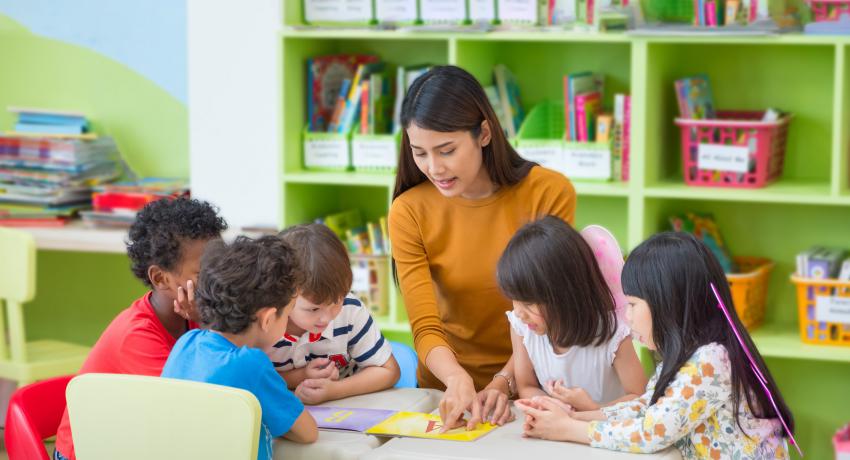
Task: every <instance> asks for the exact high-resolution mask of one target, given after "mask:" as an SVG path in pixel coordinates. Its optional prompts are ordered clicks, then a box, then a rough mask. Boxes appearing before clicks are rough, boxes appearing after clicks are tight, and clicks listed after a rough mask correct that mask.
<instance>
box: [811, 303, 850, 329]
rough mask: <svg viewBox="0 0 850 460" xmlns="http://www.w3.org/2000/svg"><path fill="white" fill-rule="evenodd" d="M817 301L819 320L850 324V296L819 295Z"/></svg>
mask: <svg viewBox="0 0 850 460" xmlns="http://www.w3.org/2000/svg"><path fill="white" fill-rule="evenodd" d="M815 302H816V303H815V319H816V320H818V321H819V322H827V323H844V324H850V297H833V296H818V297H817V298H816V299H815Z"/></svg>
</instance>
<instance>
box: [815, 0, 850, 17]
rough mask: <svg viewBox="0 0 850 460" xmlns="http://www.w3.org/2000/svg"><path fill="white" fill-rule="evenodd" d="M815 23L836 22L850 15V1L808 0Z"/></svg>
mask: <svg viewBox="0 0 850 460" xmlns="http://www.w3.org/2000/svg"><path fill="white" fill-rule="evenodd" d="M807 3H808V4H809V7H810V8H811V9H812V14H813V15H814V20H815V21H836V20H838V17H839V16H841V15H842V14H850V0H808V2H807Z"/></svg>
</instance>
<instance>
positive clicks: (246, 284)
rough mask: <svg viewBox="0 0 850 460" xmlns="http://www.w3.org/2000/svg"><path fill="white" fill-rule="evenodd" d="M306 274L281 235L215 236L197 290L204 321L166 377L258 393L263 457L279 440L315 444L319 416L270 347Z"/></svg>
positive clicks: (181, 344)
mask: <svg viewBox="0 0 850 460" xmlns="http://www.w3.org/2000/svg"><path fill="white" fill-rule="evenodd" d="M300 284H301V272H300V267H299V263H298V258H297V255H296V254H295V251H293V249H292V248H291V247H290V246H289V245H288V244H286V243H285V242H284V241H282V240H281V239H280V238H277V237H274V236H267V237H262V238H259V239H256V240H253V239H251V238H246V237H242V236H240V237H238V238H236V240H235V241H234V242H233V243H231V244H226V243H224V242H222V241H214V242H211V243H210V244H209V245H208V246H207V249H206V251H205V252H204V256H203V258H202V259H201V272H200V274H199V275H198V287H197V289H196V291H195V299H196V302H197V307H198V312H199V313H200V317H201V322H202V323H203V324H204V325H205V326H206V327H207V328H208V329H203V330H202V329H195V330H192V331H189V332H187V333H186V334H184V335H183V337H181V338H180V340H178V341H177V343H176V344H175V345H174V349H172V351H171V354H170V355H169V356H168V361H167V362H166V363H165V368H163V370H162V376H163V377H170V378H177V379H185V380H194V381H198V382H207V383H214V384H218V385H226V386H230V387H235V388H242V389H244V390H247V391H250V392H251V393H253V394H254V396H256V397H257V400H259V402H260V407H261V408H262V413H263V415H262V429H261V431H260V444H259V450H258V453H257V458H258V459H271V458H272V456H273V452H272V438H274V437H277V436H284V437H285V438H287V439H289V440H291V441H295V442H300V443H312V442H314V441H315V440H316V438H317V437H318V431H317V429H316V421H315V420H314V419H313V417H312V416H311V415H310V413H309V412H307V411H305V410H304V406H303V404H302V403H301V402H300V401H299V400H298V398H296V397H295V395H293V394H292V392H290V391H289V389H287V387H286V382H285V381H284V380H283V379H282V378H281V377H280V375H278V373H277V372H276V371H275V368H274V366H273V365H272V362H271V361H270V360H269V358H268V357H267V356H266V354H265V353H264V352H263V349H264V348H267V347H269V346H271V345H273V344H274V343H275V342H277V340H278V339H279V338H280V337H281V336H282V335H283V333H284V331H286V323H287V321H288V318H289V313H290V311H291V310H292V307H293V305H294V303H295V298H296V295H297V294H298V287H299V286H300Z"/></svg>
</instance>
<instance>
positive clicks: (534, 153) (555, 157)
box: [517, 145, 566, 173]
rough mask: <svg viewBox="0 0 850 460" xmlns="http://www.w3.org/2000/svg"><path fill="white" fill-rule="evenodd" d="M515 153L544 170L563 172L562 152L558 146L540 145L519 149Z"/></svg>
mask: <svg viewBox="0 0 850 460" xmlns="http://www.w3.org/2000/svg"><path fill="white" fill-rule="evenodd" d="M517 153H519V154H520V156H521V157H523V158H525V159H526V160H528V161H533V162H535V163H537V164H539V165H540V166H543V167H544V168H549V169H553V170H555V171H558V172H562V173H564V172H566V171H564V150H563V149H561V146H560V145H540V146H533V147H529V146H526V147H519V148H517Z"/></svg>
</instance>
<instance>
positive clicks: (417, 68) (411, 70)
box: [393, 64, 431, 134]
mask: <svg viewBox="0 0 850 460" xmlns="http://www.w3.org/2000/svg"><path fill="white" fill-rule="evenodd" d="M430 69H431V65H430V64H421V65H414V66H407V67H405V66H399V67H398V69H397V70H396V93H395V104H394V106H393V134H395V133H398V132H401V104H402V103H403V102H404V96H405V94H407V89H408V88H410V85H412V84H413V82H414V81H416V79H417V78H419V77H420V76H421V75H423V74H425V73H427V72H428V71H429V70H430Z"/></svg>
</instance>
